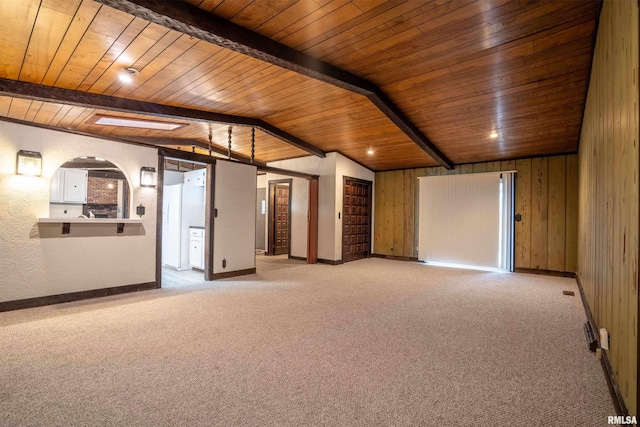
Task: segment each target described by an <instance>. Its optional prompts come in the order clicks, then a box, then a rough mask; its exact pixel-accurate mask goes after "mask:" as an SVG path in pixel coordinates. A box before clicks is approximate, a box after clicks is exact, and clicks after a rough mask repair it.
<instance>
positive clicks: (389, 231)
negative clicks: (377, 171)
mask: <svg viewBox="0 0 640 427" xmlns="http://www.w3.org/2000/svg"><path fill="white" fill-rule="evenodd" d="M383 182H384V196H385V197H386V199H387V205H386V209H385V211H384V213H383V216H382V220H383V227H384V239H383V242H384V246H383V254H385V255H393V253H392V252H391V248H392V247H393V216H394V211H393V172H386V173H384V174H383Z"/></svg>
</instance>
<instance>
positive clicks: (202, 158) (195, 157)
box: [156, 147, 221, 165]
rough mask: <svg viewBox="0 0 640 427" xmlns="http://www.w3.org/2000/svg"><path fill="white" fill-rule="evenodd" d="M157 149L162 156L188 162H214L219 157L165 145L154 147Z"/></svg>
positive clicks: (210, 163) (207, 163) (208, 163)
mask: <svg viewBox="0 0 640 427" xmlns="http://www.w3.org/2000/svg"><path fill="white" fill-rule="evenodd" d="M156 148H157V149H158V154H162V155H163V156H164V157H169V158H172V159H178V160H187V161H190V162H197V163H204V164H206V165H212V164H215V162H216V161H218V160H221V159H216V158H215V157H211V156H207V155H206V154H200V153H191V152H189V151H182V150H175V149H173V148H167V147H156Z"/></svg>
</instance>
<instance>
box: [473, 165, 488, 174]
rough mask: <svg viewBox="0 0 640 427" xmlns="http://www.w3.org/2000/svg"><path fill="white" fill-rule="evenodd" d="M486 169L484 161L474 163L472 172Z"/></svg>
mask: <svg viewBox="0 0 640 427" xmlns="http://www.w3.org/2000/svg"><path fill="white" fill-rule="evenodd" d="M486 171H487V164H486V163H474V164H473V173H481V172H486Z"/></svg>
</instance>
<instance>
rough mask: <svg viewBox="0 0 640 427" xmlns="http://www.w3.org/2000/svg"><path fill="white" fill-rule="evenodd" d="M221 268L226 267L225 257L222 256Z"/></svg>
mask: <svg viewBox="0 0 640 427" xmlns="http://www.w3.org/2000/svg"><path fill="white" fill-rule="evenodd" d="M222 268H227V259H226V258H224V259H223V260H222Z"/></svg>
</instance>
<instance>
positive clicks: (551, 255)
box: [547, 156, 566, 271]
mask: <svg viewBox="0 0 640 427" xmlns="http://www.w3.org/2000/svg"><path fill="white" fill-rule="evenodd" d="M565 162H566V157H565V156H554V157H550V158H549V180H548V185H549V187H548V192H549V196H548V227H549V228H548V239H547V269H549V270H554V271H563V270H564V265H565V237H566V236H565V230H566V228H565V214H566V198H565V191H566V181H565V176H566V163H565Z"/></svg>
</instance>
